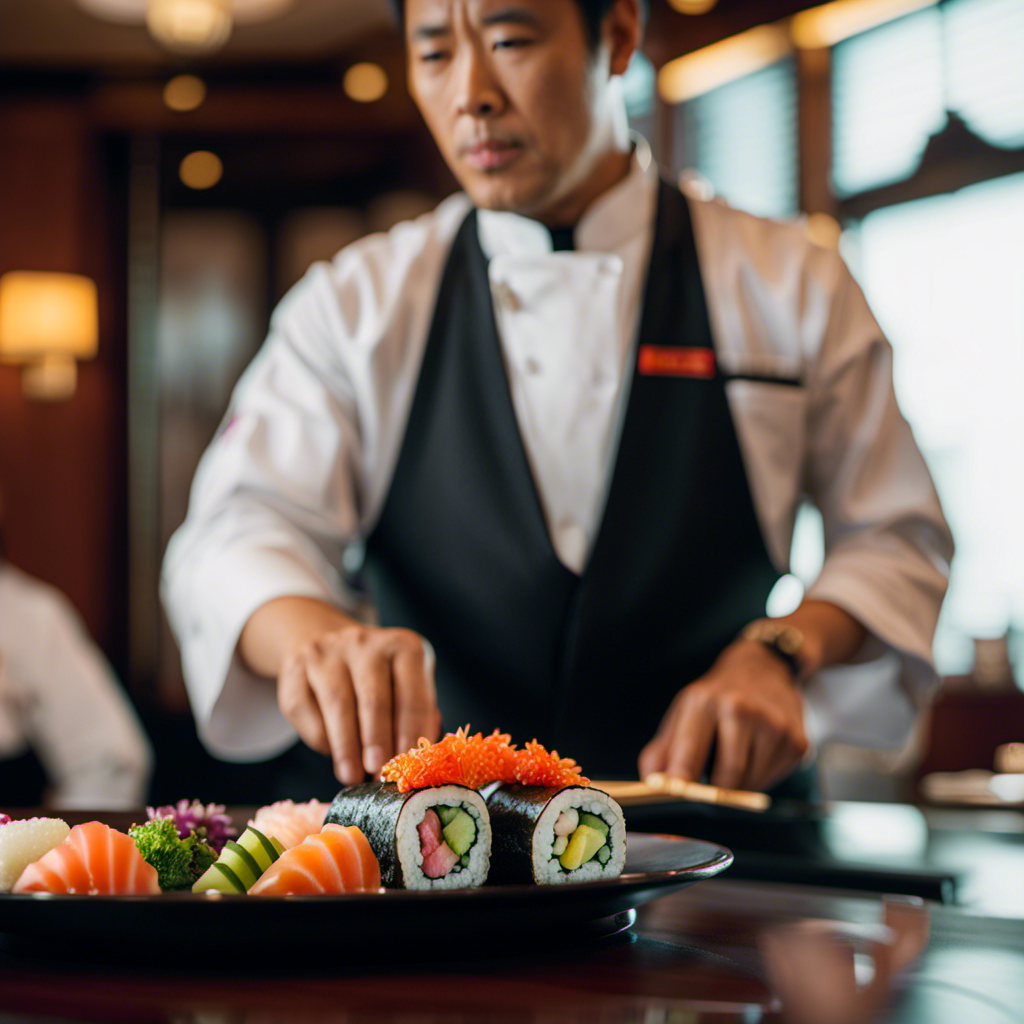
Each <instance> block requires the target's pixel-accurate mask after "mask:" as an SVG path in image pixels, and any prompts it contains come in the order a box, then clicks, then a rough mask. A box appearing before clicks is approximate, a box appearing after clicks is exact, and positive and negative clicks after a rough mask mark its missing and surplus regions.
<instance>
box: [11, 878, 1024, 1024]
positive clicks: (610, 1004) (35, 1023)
mask: <svg viewBox="0 0 1024 1024" xmlns="http://www.w3.org/2000/svg"><path fill="white" fill-rule="evenodd" d="M1006 885H1007V886H1008V887H1014V888H1020V887H1024V875H1021V874H1017V875H1016V877H1012V878H1007V879H1006ZM499 925H500V922H496V926H499ZM886 926H888V930H886ZM422 939H423V946H424V948H425V950H426V951H427V959H421V960H420V961H419V962H411V961H408V960H406V961H405V962H392V963H385V962H381V961H380V960H379V959H376V960H374V959H370V960H367V961H364V962H351V961H350V962H346V961H345V960H344V959H342V958H340V957H339V956H338V955H337V954H336V953H333V952H332V950H330V949H324V950H322V953H321V954H320V955H319V956H317V957H315V958H313V959H312V960H311V961H309V962H302V963H292V964H290V965H288V966H285V967H282V966H280V965H279V958H278V957H277V956H276V955H275V952H274V937H273V936H272V935H269V936H267V941H266V945H265V952H264V953H263V955H261V956H259V958H258V959H256V960H254V962H252V963H251V965H249V966H247V967H246V966H243V967H232V968H230V969H223V968H221V969H218V967H217V958H218V950H219V947H220V946H221V944H222V943H223V942H224V941H225V937H224V936H203V935H197V936H196V944H197V947H204V946H205V947H207V948H208V950H209V953H208V956H207V957H206V959H207V960H208V966H206V967H203V968H196V967H194V966H192V967H165V966H161V965H154V964H148V963H144V964H142V965H135V966H130V967H129V966H126V965H125V964H124V963H122V962H121V961H120V960H119V959H118V958H117V957H116V956H115V957H113V958H112V959H111V960H110V961H109V962H106V963H103V962H101V963H99V964H98V965H91V966H90V965H86V964H82V963H67V962H59V961H50V960H47V959H45V958H39V959H33V958H30V957H25V956H19V955H12V954H9V953H7V954H4V953H0V1022H2V1024H13V1022H15V1021H17V1022H18V1024H22V1022H32V1024H54V1022H58V1021H63V1020H74V1021H115V1022H117V1021H132V1022H140V1024H146V1022H150V1021H152V1022H162V1024H163V1022H166V1024H307V1022H309V1024H313V1022H324V1024H354V1022H372V1024H385V1022H388V1024H463V1022H466V1024H468V1022H493V1024H506V1022H508V1024H511V1022H516V1024H524V1022H525V1024H555V1022H563V1021H564V1022H570V1024H571V1022H584V1021H585V1022H588V1024H591V1022H594V1024H613V1022H614V1024H619V1022H622V1024H626V1022H636V1024H700V1022H714V1024H753V1022H773V1021H791V1022H795V1024H812V1022H813V1024H868V1022H874V1021H887V1022H898V1024H997V1022H998V1024H1009V1022H1022V1021H1024V923H1022V922H1021V921H1020V920H1018V919H1016V918H1014V917H1001V916H998V915H997V914H991V913H987V912H984V911H981V910H978V909H977V908H976V909H974V910H972V909H968V908H962V907H949V906H943V905H940V904H937V903H929V902H926V901H921V900H915V899H907V898H902V899H896V900H885V899H883V898H882V897H881V896H879V895H877V894H869V893H854V892H840V891H836V890H832V891H830V890H822V889H814V888H807V887H802V886H797V885H788V884H765V883H758V882H747V881H736V880H730V878H729V877H728V873H726V874H725V875H723V876H720V877H719V878H716V879H713V880H709V881H705V882H701V883H698V884H697V885H695V886H693V887H691V888H689V889H685V890H682V891H680V892H676V893H673V894H671V895H668V896H665V897H662V898H660V899H658V900H655V901H654V902H653V903H650V904H648V905H647V906H644V907H642V908H640V910H639V913H638V917H637V921H636V923H635V925H634V927H633V928H632V929H631V930H630V931H629V932H627V933H624V934H621V935H618V936H614V937H612V938H610V939H605V940H600V941H596V942H591V943H589V944H585V945H582V946H581V945H579V944H578V943H576V942H574V938H573V930H572V921H566V922H565V932H564V945H563V946H562V948H560V949H559V948H558V947H557V945H556V946H555V947H552V946H550V945H549V947H548V949H547V951H546V952H544V953H540V954H539V953H536V952H534V951H531V950H530V949H527V948H524V949H523V950H522V951H521V952H516V953H512V954H510V955H503V956H498V957H495V956H488V955H487V953H486V948H485V944H486V936H473V935H460V934H457V933H454V934H453V933H452V932H451V931H449V930H447V929H446V928H445V923H444V921H443V920H440V921H439V922H438V926H437V929H436V931H435V933H434V934H432V935H425V936H422ZM446 946H447V948H446ZM872 972H873V973H874V977H873V978H871V975H872Z"/></svg>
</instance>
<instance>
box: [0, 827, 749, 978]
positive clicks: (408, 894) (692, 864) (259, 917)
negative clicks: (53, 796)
mask: <svg viewBox="0 0 1024 1024" xmlns="http://www.w3.org/2000/svg"><path fill="white" fill-rule="evenodd" d="M626 850H627V853H626V866H625V870H624V871H623V873H622V874H621V875H620V876H619V877H618V878H611V879H606V880H597V881H593V882H579V883H574V884H564V885H543V886H541V885H484V886H482V887H480V888H478V889H450V890H447V891H441V892H436V891H435V892H429V891H428V892H423V891H406V890H399V889H390V890H384V891H381V892H376V893H353V894H350V895H343V896H265V897H257V896H241V895H239V896H220V895H212V894H203V895H194V894H192V893H164V894H162V895H160V896H55V895H49V894H46V893H32V894H26V895H20V896H12V895H0V947H2V948H3V949H5V950H7V951H9V952H15V953H23V954H30V955H46V956H61V957H72V958H75V959H78V958H81V959H96V958H97V957H99V958H103V959H119V958H131V957H132V956H138V955H139V954H140V953H142V952H147V953H152V952H157V951H160V952H161V953H167V952H171V953H173V954H174V958H175V959H176V960H186V961H187V960H188V959H190V958H191V959H194V960H196V961H208V960H209V957H210V953H211V946H213V947H214V948H216V949H217V950H218V956H219V955H221V953H222V952H223V951H224V950H225V949H230V950H231V952H232V953H233V954H240V955H246V954H247V955H249V956H251V955H252V954H253V953H254V952H256V951H260V952H261V953H262V954H263V956H262V957H261V958H260V959H264V960H265V957H266V954H267V952H268V945H269V946H272V947H275V948H278V949H280V948H281V945H282V944H284V945H285V946H286V947H287V948H288V951H289V953H290V954H294V953H301V952H302V951H311V950H315V949H321V950H322V949H323V948H324V946H325V944H327V945H329V947H330V948H331V950H332V951H333V952H335V953H343V952H346V951H347V950H351V951H353V952H355V951H358V952H359V954H360V955H366V954H367V953H368V952H370V953H372V952H373V951H374V950H379V951H382V952H383V951H387V952H388V953H389V954H390V955H394V953H395V952H396V951H397V950H396V943H397V944H398V945H399V946H408V947H410V948H414V947H415V945H416V937H417V936H425V935H430V934H434V933H436V930H437V925H438V921H439V920H441V915H443V921H444V928H445V931H446V932H448V933H449V934H459V935H461V936H463V937H464V938H466V937H470V936H473V935H477V936H480V945H482V946H484V947H487V948H493V944H492V942H491V937H492V936H495V935H496V934H498V935H500V937H501V938H502V939H503V940H507V941H508V942H510V943H513V944H515V943H518V944H520V945H521V944H522V942H523V940H524V939H526V940H527V941H530V942H533V941H534V940H535V939H536V937H537V936H540V935H543V934H546V933H547V934H552V935H561V936H564V935H565V934H566V926H567V923H571V927H572V934H573V937H574V939H578V938H581V937H583V938H585V937H597V936H602V935H609V934H614V933H615V932H618V931H621V930H623V929H624V928H628V927H629V926H630V925H631V924H632V923H633V920H634V918H635V913H633V911H634V910H635V908H636V907H638V906H640V905H642V904H644V903H648V902H650V901H651V900H653V899H657V898H658V897H659V896H664V895H666V894H667V893H670V892H673V891H675V890H677V889H682V888H683V887H685V886H688V885H692V884H693V883H694V882H699V881H701V880H702V879H705V878H711V877H712V876H713V875H717V874H718V873H719V872H721V871H724V870H725V869H726V868H727V867H728V866H729V865H730V864H731V863H732V859H733V856H732V853H731V852H730V851H729V850H727V849H726V848H725V847H723V846H718V845H717V844H715V843H709V842H705V841H703V840H698V839H686V838H683V837H681V836H661V835H645V834H642V833H630V834H629V835H628V837H627V847H626ZM462 945H463V946H471V945H472V943H471V942H466V943H463V944H462ZM403 951H404V952H408V951H409V949H408V948H406V949H403ZM471 952H472V949H465V948H463V949H461V950H460V955H465V954H466V953H471Z"/></svg>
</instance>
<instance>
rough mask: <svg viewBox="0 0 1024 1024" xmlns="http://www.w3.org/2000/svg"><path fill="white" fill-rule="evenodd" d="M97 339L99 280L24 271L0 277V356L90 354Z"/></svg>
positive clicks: (29, 358)
mask: <svg viewBox="0 0 1024 1024" xmlns="http://www.w3.org/2000/svg"><path fill="white" fill-rule="evenodd" d="M98 344H99V312H98V303H97V297H96V284H95V282H94V281H92V280H91V279H90V278H88V277H82V276H80V275H78V274H43V273H35V272H32V271H26V270H16V271H11V272H10V273H7V274H4V275H3V276H2V277H0V359H5V360H9V361H12V362H28V361H32V360H39V359H43V358H45V357H47V356H53V355H59V356H72V357H75V358H77V359H89V358H91V357H92V356H95V355H96V349H97V347H98Z"/></svg>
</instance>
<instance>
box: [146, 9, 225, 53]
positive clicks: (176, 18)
mask: <svg viewBox="0 0 1024 1024" xmlns="http://www.w3.org/2000/svg"><path fill="white" fill-rule="evenodd" d="M146 25H147V26H148V27H149V32H150V35H152V37H153V38H154V39H155V40H156V41H157V42H158V43H161V44H162V45H163V46H165V47H166V48H167V49H168V50H174V51H175V52H176V53H205V52H209V51H210V50H219V49H220V48H221V47H222V46H223V45H224V44H225V43H226V42H227V41H228V38H229V37H230V35H231V25H232V22H231V8H230V4H229V3H228V0H150V2H149V6H148V7H147V8H146Z"/></svg>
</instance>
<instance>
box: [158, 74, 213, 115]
mask: <svg viewBox="0 0 1024 1024" xmlns="http://www.w3.org/2000/svg"><path fill="white" fill-rule="evenodd" d="M205 99H206V83H205V82H204V81H203V80H202V79H201V78H197V77H196V76H195V75H175V76H174V78H172V79H170V80H169V81H168V83H167V84H166V85H165V86H164V103H165V104H167V106H168V107H170V108H171V110H177V111H179V112H181V113H184V112H186V111H189V110H195V109H196V107H198V106H200V105H201V104H202V102H203V100H205Z"/></svg>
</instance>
